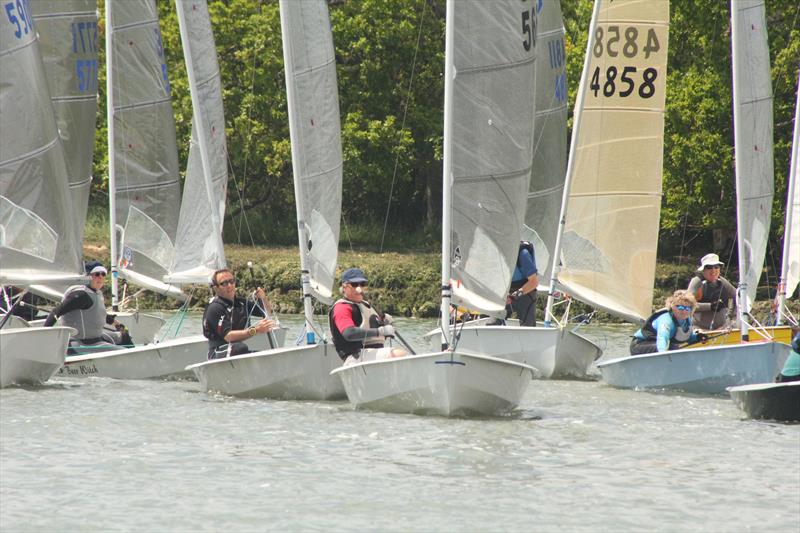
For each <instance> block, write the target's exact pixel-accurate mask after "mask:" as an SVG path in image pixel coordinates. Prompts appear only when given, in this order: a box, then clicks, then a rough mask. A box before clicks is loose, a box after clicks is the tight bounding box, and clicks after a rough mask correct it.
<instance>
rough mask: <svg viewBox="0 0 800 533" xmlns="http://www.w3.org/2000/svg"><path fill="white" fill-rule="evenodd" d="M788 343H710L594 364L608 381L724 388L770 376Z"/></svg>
mask: <svg viewBox="0 0 800 533" xmlns="http://www.w3.org/2000/svg"><path fill="white" fill-rule="evenodd" d="M790 349H791V348H790V347H789V346H787V345H786V344H782V343H779V342H759V343H749V344H738V345H733V346H714V347H709V348H701V349H688V350H687V349H683V350H673V351H669V352H660V353H654V354H645V355H634V356H631V357H621V358H618V359H612V360H610V361H606V362H602V363H599V364H598V365H597V367H598V368H599V369H600V373H601V374H602V380H603V381H604V382H606V383H608V384H609V385H611V386H612V387H618V388H624V389H675V390H681V391H685V392H690V393H696V394H724V393H725V389H726V388H727V387H733V386H736V385H747V384H750V383H764V382H768V381H772V380H773V379H774V378H775V376H776V375H777V374H778V372H780V370H781V368H783V364H784V362H785V361H786V358H787V357H788V356H789V350H790Z"/></svg>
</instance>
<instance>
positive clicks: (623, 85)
mask: <svg viewBox="0 0 800 533" xmlns="http://www.w3.org/2000/svg"><path fill="white" fill-rule="evenodd" d="M618 74H619V71H618V69H617V67H615V66H613V65H612V66H610V67H608V68H607V69H606V72H605V79H604V80H601V79H600V67H595V69H594V73H593V74H592V79H591V81H590V82H589V90H591V91H592V93H593V94H594V96H595V97H597V95H598V94H599V93H600V90H601V89H602V91H603V96H605V97H610V96H614V94H615V93H616V94H619V96H620V98H626V97H628V96H630V95H631V94H633V91H634V90H635V88H636V81H637V79H636V77H633V76H632V75H633V74H636V67H625V68H624V69H622V75H621V76H619V84H618V83H617V75H618ZM656 78H658V70H656V69H654V68H652V67H650V68H646V69H644V70H643V71H642V78H641V83H640V84H639V91H638V94H639V97H641V98H651V97H652V96H653V95H654V94H655V93H656V86H655V81H656ZM618 85H619V86H618ZM617 91H619V92H617Z"/></svg>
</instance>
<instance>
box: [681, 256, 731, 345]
mask: <svg viewBox="0 0 800 533" xmlns="http://www.w3.org/2000/svg"><path fill="white" fill-rule="evenodd" d="M724 265H725V263H723V262H722V261H720V260H719V256H718V255H717V254H706V255H704V256H703V258H702V259H700V266H699V267H698V268H697V274H695V276H694V277H693V278H692V279H691V281H690V282H689V287H688V288H687V290H688V291H689V292H690V293H692V295H694V297H695V299H696V300H697V309H696V310H695V312H694V325H695V327H698V328H700V329H706V330H709V329H720V328H725V327H730V325H731V324H730V322H731V317H732V316H734V315H733V313H734V312H735V311H736V289H735V288H734V286H733V285H731V283H730V282H729V281H728V280H726V279H725V278H723V277H722V276H721V275H720V268H721V267H722V266H724Z"/></svg>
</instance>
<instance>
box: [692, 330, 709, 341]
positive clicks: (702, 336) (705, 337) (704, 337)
mask: <svg viewBox="0 0 800 533" xmlns="http://www.w3.org/2000/svg"><path fill="white" fill-rule="evenodd" d="M695 335H697V342H707V341H708V334H707V333H703V332H701V331H696V332H695Z"/></svg>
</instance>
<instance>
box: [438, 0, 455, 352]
mask: <svg viewBox="0 0 800 533" xmlns="http://www.w3.org/2000/svg"><path fill="white" fill-rule="evenodd" d="M454 3H455V0H447V7H446V14H445V46H444V129H443V132H442V282H441V291H442V293H441V295H442V303H441V308H440V315H441V316H440V318H441V321H442V349H443V350H445V349H447V348H448V347H449V346H450V344H451V343H450V340H449V339H448V338H447V336H448V335H449V328H447V327H445V325H446V324H448V323H449V320H450V303H451V298H452V290H453V287H452V283H451V281H450V275H451V269H450V246H451V243H450V237H451V234H450V228H451V225H452V222H451V221H452V214H453V213H452V202H453V198H452V188H453V84H454V78H455V76H456V72H455V67H454V52H453V47H454V45H455V39H454V35H455V6H454Z"/></svg>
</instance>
